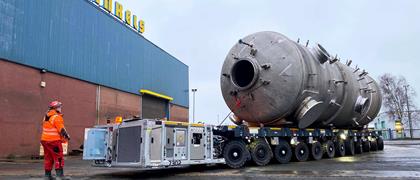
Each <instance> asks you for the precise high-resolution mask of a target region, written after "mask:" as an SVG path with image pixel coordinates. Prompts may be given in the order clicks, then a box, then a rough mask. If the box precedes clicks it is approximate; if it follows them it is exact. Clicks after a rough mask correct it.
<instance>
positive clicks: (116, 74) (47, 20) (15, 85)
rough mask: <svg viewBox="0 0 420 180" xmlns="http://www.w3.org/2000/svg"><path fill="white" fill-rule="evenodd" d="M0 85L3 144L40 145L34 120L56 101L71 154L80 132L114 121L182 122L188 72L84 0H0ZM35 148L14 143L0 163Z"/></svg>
mask: <svg viewBox="0 0 420 180" xmlns="http://www.w3.org/2000/svg"><path fill="white" fill-rule="evenodd" d="M99 2H100V1H99ZM0 83H1V85H0V108H1V112H0V124H5V123H6V124H9V125H10V124H12V125H13V126H8V127H7V128H6V127H5V126H2V125H0V128H1V130H0V141H1V142H5V141H6V139H2V138H6V136H5V134H8V135H7V137H10V136H12V135H13V133H15V134H16V136H18V135H19V134H22V133H23V134H28V135H30V136H31V138H33V137H39V135H38V134H40V130H39V127H40V123H39V118H38V119H36V118H35V119H34V117H42V114H43V113H44V112H45V110H46V109H45V108H46V105H47V102H49V101H50V100H54V99H59V100H61V101H63V103H64V107H63V109H64V112H65V113H66V116H65V119H66V124H67V126H68V129H69V131H70V133H71V134H73V137H74V139H73V140H72V142H71V144H70V149H73V148H77V147H79V145H80V144H81V142H83V129H84V128H86V127H89V126H92V125H95V124H101V123H104V122H105V121H106V120H108V121H109V119H113V118H114V116H117V115H122V116H124V117H127V116H131V115H137V116H140V117H144V118H146V117H147V118H151V117H155V116H156V118H164V119H169V120H175V121H188V103H189V100H188V89H189V87H188V66H187V65H185V64H184V63H182V62H181V61H180V60H178V59H177V58H175V57H174V56H172V55H170V54H169V53H167V52H165V51H164V50H162V49H161V48H159V47H158V46H156V45H155V44H153V43H152V42H150V41H149V40H147V39H146V38H144V37H143V35H142V34H140V33H139V32H137V31H136V29H135V28H132V27H130V26H128V25H126V24H125V23H124V21H123V20H120V19H118V18H116V16H115V15H114V14H113V12H107V11H105V10H104V8H103V7H102V5H101V4H99V5H98V4H96V3H94V2H93V1H89V0H66V1H63V0H55V1H52V0H36V1H27V0H0ZM140 90H142V93H141V92H140ZM145 93H146V94H145ZM149 96H150V97H154V98H157V99H153V98H150V97H149ZM162 98H163V99H162ZM159 100H162V101H161V102H158V101H159ZM162 102H163V105H164V106H165V107H164V108H163V109H164V111H165V112H155V111H157V110H159V108H160V110H161V109H162V108H161V107H162V106H161V105H162ZM146 106H147V107H146ZM19 108H20V109H23V110H24V112H25V113H22V114H21V115H20V116H17V114H19V112H16V111H17V109H19ZM152 111H153V112H152ZM149 112H152V113H149ZM147 113H149V114H148V115H147V116H145V114H147ZM156 113H157V114H156ZM159 113H160V114H159ZM162 113H163V115H162ZM14 126H16V127H20V128H21V129H22V128H23V129H22V130H16V129H15V130H14V131H10V132H9V131H8V130H7V129H10V127H14ZM11 129H14V128H11ZM3 133H4V134H3ZM23 141H24V142H25V143H23ZM22 144H26V145H25V146H24V147H22ZM16 148H18V149H19V151H16ZM37 148H39V146H38V141H33V140H29V139H22V138H20V139H19V138H16V142H13V143H11V144H10V145H4V146H3V147H1V148H0V156H5V155H9V154H10V153H11V152H13V153H17V154H18V155H19V154H21V155H27V154H34V153H35V152H36V151H37V150H36V149H37Z"/></svg>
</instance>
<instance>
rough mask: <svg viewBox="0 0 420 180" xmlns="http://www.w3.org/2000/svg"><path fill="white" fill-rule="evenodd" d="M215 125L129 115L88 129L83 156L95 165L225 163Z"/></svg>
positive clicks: (160, 165) (142, 166)
mask: <svg viewBox="0 0 420 180" xmlns="http://www.w3.org/2000/svg"><path fill="white" fill-rule="evenodd" d="M212 128H213V126H212V125H204V124H188V123H181V122H172V121H160V120H153V119H128V120H124V121H123V122H122V123H121V124H109V125H100V126H95V127H94V128H87V129H85V139H84V151H83V159H84V160H93V165H95V166H105V167H136V168H156V167H169V166H183V165H194V164H217V163H224V159H223V158H215V157H216V156H215V152H214V148H213V141H214V137H213V130H212Z"/></svg>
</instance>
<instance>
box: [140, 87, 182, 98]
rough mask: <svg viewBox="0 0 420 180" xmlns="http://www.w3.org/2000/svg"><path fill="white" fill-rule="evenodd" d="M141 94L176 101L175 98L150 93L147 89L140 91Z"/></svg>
mask: <svg viewBox="0 0 420 180" xmlns="http://www.w3.org/2000/svg"><path fill="white" fill-rule="evenodd" d="M140 93H141V94H147V95H151V96H155V97H158V98H162V99H166V100H168V101H172V100H174V98H172V97H170V96H166V95H163V94H159V93H156V92H153V91H149V90H146V89H140Z"/></svg>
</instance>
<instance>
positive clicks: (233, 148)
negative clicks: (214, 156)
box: [223, 140, 249, 169]
mask: <svg viewBox="0 0 420 180" xmlns="http://www.w3.org/2000/svg"><path fill="white" fill-rule="evenodd" d="M248 157H249V151H248V149H247V148H246V145H245V143H244V142H243V141H241V140H232V141H230V142H228V143H227V144H226V145H225V147H224V148H223V158H225V162H226V165H228V166H229V167H231V168H235V169H236V168H241V167H243V166H244V165H245V163H246V161H247V160H248Z"/></svg>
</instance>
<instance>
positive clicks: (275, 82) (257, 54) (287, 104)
mask: <svg viewBox="0 0 420 180" xmlns="http://www.w3.org/2000/svg"><path fill="white" fill-rule="evenodd" d="M301 59H302V55H301V53H299V51H298V48H297V47H296V45H295V43H294V42H292V41H291V40H289V39H288V38H287V37H285V36H283V35H281V34H279V33H275V32H259V33H255V34H251V35H249V36H247V37H245V38H243V39H241V40H239V41H238V43H236V44H235V45H234V46H233V48H232V49H231V50H230V51H229V53H228V55H227V57H226V60H225V62H224V64H223V68H222V72H221V74H222V75H221V89H222V94H223V98H224V100H225V102H226V103H227V105H228V107H229V108H230V109H231V110H232V112H233V113H234V114H235V115H236V116H237V117H238V118H239V119H243V120H246V121H247V122H251V123H263V124H269V123H271V122H274V121H277V120H278V119H281V118H283V117H285V116H287V115H288V114H290V113H291V111H292V109H293V108H295V106H296V102H295V101H296V99H297V98H298V97H299V93H300V91H301V89H302V81H303V78H304V73H303V71H304V69H303V68H302V67H303V64H302V61H301Z"/></svg>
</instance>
